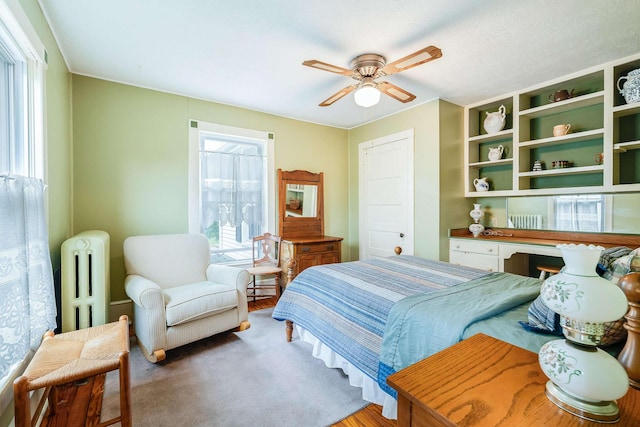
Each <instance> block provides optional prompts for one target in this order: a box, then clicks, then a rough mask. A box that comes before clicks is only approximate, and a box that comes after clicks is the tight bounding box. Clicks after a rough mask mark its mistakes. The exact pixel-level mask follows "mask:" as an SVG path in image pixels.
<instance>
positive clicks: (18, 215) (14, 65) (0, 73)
mask: <svg viewBox="0 0 640 427" xmlns="http://www.w3.org/2000/svg"><path fill="white" fill-rule="evenodd" d="M45 55H46V54H45V50H44V45H43V44H42V43H41V42H40V40H39V39H38V36H37V35H36V32H35V30H34V29H33V27H32V26H31V23H30V22H29V20H28V18H27V17H26V15H25V13H24V11H23V10H22V9H21V7H20V4H19V2H18V0H2V1H0V184H2V191H0V205H2V209H0V214H4V215H2V218H1V219H0V261H1V262H0V264H2V269H3V270H4V271H5V272H10V274H0V354H1V355H2V360H0V413H4V411H5V409H6V408H7V407H8V406H9V405H10V402H11V400H12V399H13V389H12V387H11V385H12V382H13V380H14V379H15V378H16V377H17V376H18V375H19V374H20V373H21V372H22V371H23V370H24V368H25V367H26V365H27V363H28V362H29V360H30V359H31V357H32V356H33V352H34V351H35V349H36V348H37V346H38V345H39V343H40V340H41V338H42V334H43V333H44V332H45V331H46V330H47V329H52V328H55V299H54V292H53V276H52V273H51V258H50V256H49V247H48V241H47V235H46V226H45V220H46V218H45V214H44V204H45V202H44V198H43V191H44V183H43V181H42V179H43V178H44V128H43V123H44V110H43V108H44V107H43V106H44V91H43V88H44V70H45ZM25 189H28V191H26V190H25ZM26 224H28V226H27V225H26ZM18 231H22V232H23V233H20V232H18Z"/></svg>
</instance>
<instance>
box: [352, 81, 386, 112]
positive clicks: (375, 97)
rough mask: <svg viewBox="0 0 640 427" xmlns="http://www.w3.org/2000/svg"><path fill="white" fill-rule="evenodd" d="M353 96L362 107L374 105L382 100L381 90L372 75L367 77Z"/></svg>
mask: <svg viewBox="0 0 640 427" xmlns="http://www.w3.org/2000/svg"><path fill="white" fill-rule="evenodd" d="M353 98H354V100H355V101H356V104H358V105H359V106H361V107H365V108H367V107H373V106H374V105H376V104H377V103H378V102H380V91H379V90H378V89H377V88H376V84H375V83H374V82H373V79H372V78H371V77H365V78H364V79H363V80H362V85H361V86H360V87H359V88H358V90H356V92H355V93H354V94H353Z"/></svg>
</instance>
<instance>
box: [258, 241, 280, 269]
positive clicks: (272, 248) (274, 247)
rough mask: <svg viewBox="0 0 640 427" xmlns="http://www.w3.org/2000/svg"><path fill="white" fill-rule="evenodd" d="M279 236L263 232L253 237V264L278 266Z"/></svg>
mask: <svg viewBox="0 0 640 427" xmlns="http://www.w3.org/2000/svg"><path fill="white" fill-rule="evenodd" d="M280 240H281V238H280V236H274V235H273V234H271V233H264V234H263V235H262V236H255V237H254V238H253V266H254V267H259V266H266V265H268V266H273V267H279V266H280Z"/></svg>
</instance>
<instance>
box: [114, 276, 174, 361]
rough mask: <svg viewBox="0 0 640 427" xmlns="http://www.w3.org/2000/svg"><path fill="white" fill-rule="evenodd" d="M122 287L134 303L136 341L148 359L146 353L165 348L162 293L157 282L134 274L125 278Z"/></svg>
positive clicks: (165, 317) (164, 314) (165, 327)
mask: <svg viewBox="0 0 640 427" xmlns="http://www.w3.org/2000/svg"><path fill="white" fill-rule="evenodd" d="M124 288H125V292H126V293H127V295H128V296H129V298H131V300H132V301H133V303H134V316H135V319H136V321H135V322H134V325H135V329H136V336H137V337H138V342H139V343H140V344H142V346H143V347H144V352H145V357H147V358H148V359H149V357H150V356H147V355H151V354H154V353H155V352H156V350H162V351H164V349H165V348H166V332H167V316H166V313H165V306H164V293H163V291H162V288H160V286H159V285H158V284H157V283H155V282H153V281H151V280H149V279H147V278H144V277H142V276H139V275H136V274H132V275H129V276H127V277H126V278H125V280H124ZM149 360H152V359H149ZM158 360H162V359H158ZM152 361H153V360H152Z"/></svg>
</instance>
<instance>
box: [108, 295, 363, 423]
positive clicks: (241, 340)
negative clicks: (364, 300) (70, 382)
mask: <svg viewBox="0 0 640 427" xmlns="http://www.w3.org/2000/svg"><path fill="white" fill-rule="evenodd" d="M272 312H273V308H268V309H264V310H259V311H254V312H251V313H249V321H250V322H251V328H250V329H248V330H246V331H243V332H237V333H235V332H227V333H222V334H218V335H216V336H213V337H211V338H207V339H203V340H200V341H198V342H195V343H192V344H189V345H186V346H183V347H180V348H177V349H174V350H170V351H168V352H167V358H166V359H165V360H164V361H162V362H160V363H157V364H152V363H149V362H148V361H147V360H146V359H145V358H144V356H143V355H142V353H141V352H140V350H139V348H138V347H137V346H136V345H135V340H132V345H131V357H130V360H131V361H130V363H131V394H132V412H133V425H134V426H136V427H145V426H172V427H173V426H221V427H227V426H229V427H235V426H238V427H240V426H242V427H245V426H254V427H258V426H260V427H262V426H264V427H270V426H278V427H286V426H292V427H293V426H295V427H301V426H304V427H314V426H329V425H331V424H333V423H335V422H337V421H339V420H341V419H343V418H345V417H347V416H348V415H349V414H352V413H354V412H356V411H358V410H359V409H361V408H363V407H364V406H366V405H367V402H365V401H364V400H362V390H361V389H360V388H357V387H352V386H350V385H349V380H348V377H347V376H346V375H345V374H344V373H343V372H342V370H340V369H329V368H327V367H326V366H325V365H324V363H323V362H322V361H320V360H318V359H316V358H314V357H313V356H312V355H311V346H310V345H309V344H306V343H303V342H300V341H299V340H298V339H296V338H297V337H296V335H294V341H293V342H291V343H287V342H286V340H285V334H284V329H285V327H284V323H283V322H278V321H276V320H273V319H272V318H271V313H272ZM118 411H119V403H118V379H117V373H116V372H112V373H109V374H108V375H107V382H106V385H105V393H104V401H103V408H102V419H103V420H106V419H109V418H111V417H113V416H115V415H117V414H118Z"/></svg>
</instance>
